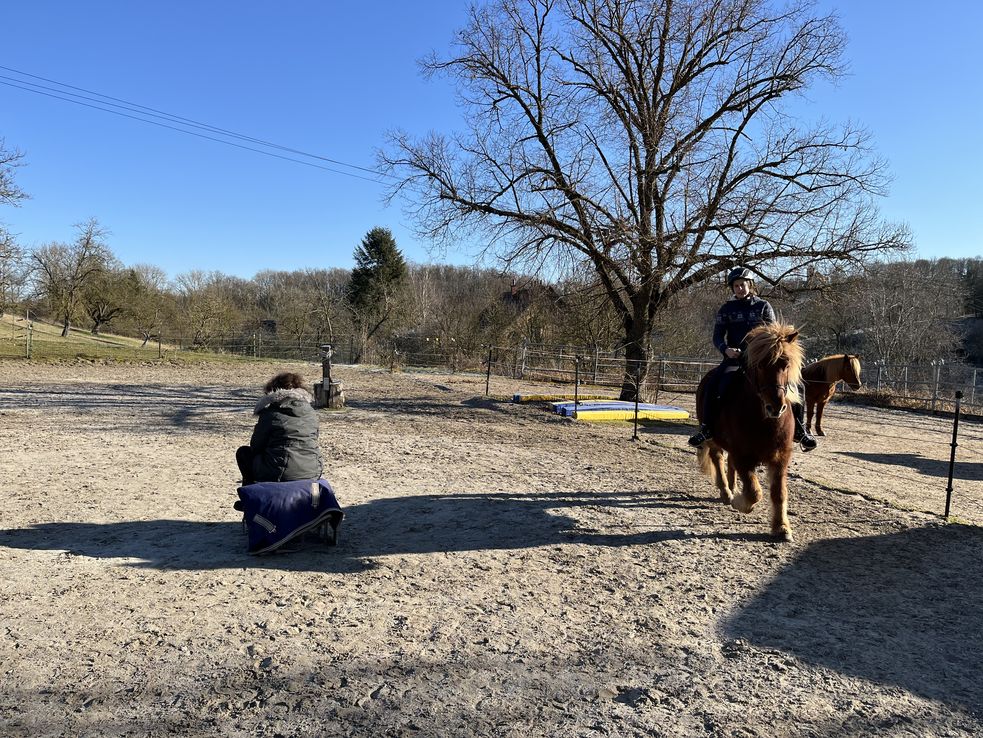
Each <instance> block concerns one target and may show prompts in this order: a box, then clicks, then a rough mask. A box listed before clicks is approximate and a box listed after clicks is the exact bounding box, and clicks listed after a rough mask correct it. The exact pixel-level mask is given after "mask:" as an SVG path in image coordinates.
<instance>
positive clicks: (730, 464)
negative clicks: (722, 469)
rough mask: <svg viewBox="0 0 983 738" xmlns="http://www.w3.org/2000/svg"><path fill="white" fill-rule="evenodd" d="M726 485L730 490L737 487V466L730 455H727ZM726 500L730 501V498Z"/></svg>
mask: <svg viewBox="0 0 983 738" xmlns="http://www.w3.org/2000/svg"><path fill="white" fill-rule="evenodd" d="M727 486H728V487H730V488H731V490H735V489H737V467H735V466H734V461H733V459H731V458H730V456H728V457H727ZM727 502H730V500H727Z"/></svg>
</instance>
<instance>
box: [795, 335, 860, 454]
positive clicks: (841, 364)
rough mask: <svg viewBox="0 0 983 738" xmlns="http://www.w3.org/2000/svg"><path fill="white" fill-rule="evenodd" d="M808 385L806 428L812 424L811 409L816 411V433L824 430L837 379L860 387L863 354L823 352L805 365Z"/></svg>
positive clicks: (823, 434)
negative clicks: (828, 354)
mask: <svg viewBox="0 0 983 738" xmlns="http://www.w3.org/2000/svg"><path fill="white" fill-rule="evenodd" d="M802 381H803V382H805V386H806V429H807V430H809V429H811V428H812V412H813V410H815V411H816V435H817V436H825V435H826V434H825V433H823V410H825V409H826V403H827V402H829V401H830V398H832V397H833V393H835V392H836V383H837V382H839V381H843V382H846V383H847V386H849V387H850V389H854V390H858V389H860V357H859V356H853V355H851V354H836V355H834V356H824V357H823V358H821V359H820V360H819V361H815V362H813V363H812V364H809V365H808V366H806V367H803V369H802Z"/></svg>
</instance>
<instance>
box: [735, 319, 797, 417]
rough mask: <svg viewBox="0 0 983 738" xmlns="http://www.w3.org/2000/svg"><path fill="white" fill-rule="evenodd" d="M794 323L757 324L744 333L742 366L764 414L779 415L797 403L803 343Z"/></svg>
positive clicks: (766, 415) (768, 415) (767, 415)
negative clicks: (745, 341)
mask: <svg viewBox="0 0 983 738" xmlns="http://www.w3.org/2000/svg"><path fill="white" fill-rule="evenodd" d="M798 339H799V332H798V331H797V330H795V326H791V325H786V324H784V323H773V324H771V325H762V326H758V327H757V328H755V329H754V330H752V331H751V332H750V333H748V336H747V351H746V352H745V355H744V368H745V371H746V372H747V376H748V381H749V382H750V383H751V386H752V387H754V391H755V392H756V393H757V394H758V397H759V399H760V400H761V408H762V410H763V411H764V414H765V417H768V418H780V417H781V416H782V415H783V414H784V413H785V411H786V410H788V409H789V405H790V404H793V403H798V402H799V401H800V400H799V392H798V386H799V383H800V382H801V381H802V353H803V352H802V346H801V345H800V344H799V340H798Z"/></svg>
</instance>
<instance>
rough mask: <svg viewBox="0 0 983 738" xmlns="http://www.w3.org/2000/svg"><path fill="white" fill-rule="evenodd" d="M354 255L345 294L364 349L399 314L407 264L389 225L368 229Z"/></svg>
mask: <svg viewBox="0 0 983 738" xmlns="http://www.w3.org/2000/svg"><path fill="white" fill-rule="evenodd" d="M354 258H355V268H354V269H352V276H351V280H350V281H349V283H348V292H347V298H348V305H349V308H350V309H351V311H352V317H353V319H354V322H355V324H356V325H357V326H358V329H359V333H360V336H361V339H362V341H361V343H362V346H361V348H362V351H364V349H365V347H366V345H367V344H368V342H369V341H370V340H371V339H372V337H373V336H375V335H376V334H377V333H378V332H379V329H380V328H382V326H383V325H385V324H386V323H392V322H393V321H394V320H395V319H396V317H397V315H398V314H399V310H400V308H401V307H402V302H403V300H402V297H403V288H404V286H405V284H406V279H407V268H406V261H405V260H404V259H403V255H402V254H401V253H400V251H399V249H398V248H397V247H396V240H395V239H394V238H393V234H392V232H391V231H390V230H389V229H388V228H373V229H372V230H371V231H369V232H368V233H367V234H366V235H365V238H363V239H362V243H361V244H360V245H359V246H358V247H357V248H356V249H355V255H354ZM360 354H361V352H360ZM356 358H360V356H359V357H356Z"/></svg>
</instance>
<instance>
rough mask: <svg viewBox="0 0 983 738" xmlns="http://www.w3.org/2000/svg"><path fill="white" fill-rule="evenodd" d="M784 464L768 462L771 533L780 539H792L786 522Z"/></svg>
mask: <svg viewBox="0 0 983 738" xmlns="http://www.w3.org/2000/svg"><path fill="white" fill-rule="evenodd" d="M787 471H788V467H787V465H786V464H781V463H779V464H769V466H768V474H769V478H768V491H769V492H770V493H771V534H772V535H773V536H775V538H778V539H779V540H782V541H791V540H792V525H791V523H789V522H788V479H787V476H786V473H787Z"/></svg>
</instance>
